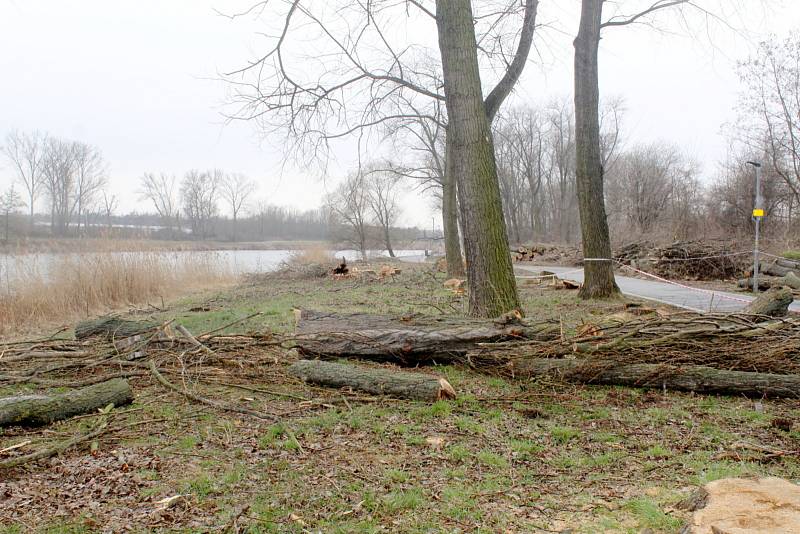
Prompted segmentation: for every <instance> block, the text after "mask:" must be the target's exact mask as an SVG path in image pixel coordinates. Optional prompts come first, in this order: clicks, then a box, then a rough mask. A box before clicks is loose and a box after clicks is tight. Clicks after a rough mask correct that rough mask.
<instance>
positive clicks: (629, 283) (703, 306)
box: [514, 263, 800, 312]
mask: <svg viewBox="0 0 800 534" xmlns="http://www.w3.org/2000/svg"><path fill="white" fill-rule="evenodd" d="M514 268H515V270H516V271H517V273H518V275H519V276H520V277H523V278H524V277H525V276H535V274H536V273H538V272H540V271H543V270H545V271H550V272H553V273H556V274H563V278H567V279H569V280H575V281H576V282H583V269H581V268H579V267H546V266H537V265H530V266H529V265H520V264H518V263H517V264H514ZM616 280H617V285H618V286H619V288H620V290H622V292H623V293H624V294H626V295H630V296H631V297H639V298H642V299H647V300H654V301H656V302H662V303H664V304H671V305H673V306H678V307H679V308H685V309H687V310H693V311H699V312H708V311H716V312H733V311H737V310H741V309H742V308H744V307H745V306H746V305H747V302H749V301H751V300H753V297H752V296H751V295H747V294H745V293H727V292H724V291H710V290H705V289H704V290H697V289H688V288H685V287H681V286H676V285H673V284H668V283H666V282H659V281H657V280H641V279H639V278H630V277H628V276H620V275H616ZM744 301H747V302H744ZM789 309H790V310H792V311H795V312H800V303H798V302H794V303H792V305H791V306H789Z"/></svg>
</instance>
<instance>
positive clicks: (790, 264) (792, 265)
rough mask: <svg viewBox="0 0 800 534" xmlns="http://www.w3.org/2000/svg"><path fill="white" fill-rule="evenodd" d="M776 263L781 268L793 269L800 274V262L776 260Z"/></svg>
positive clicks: (785, 259)
mask: <svg viewBox="0 0 800 534" xmlns="http://www.w3.org/2000/svg"><path fill="white" fill-rule="evenodd" d="M775 263H776V264H777V265H780V266H781V267H786V268H787V269H791V270H793V271H795V272H800V262H798V261H795V260H790V259H787V258H778V259H776V260H775Z"/></svg>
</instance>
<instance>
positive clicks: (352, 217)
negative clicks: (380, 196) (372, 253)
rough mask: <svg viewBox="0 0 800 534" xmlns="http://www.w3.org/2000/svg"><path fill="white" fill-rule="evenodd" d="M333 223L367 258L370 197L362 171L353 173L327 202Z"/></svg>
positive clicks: (332, 193)
mask: <svg viewBox="0 0 800 534" xmlns="http://www.w3.org/2000/svg"><path fill="white" fill-rule="evenodd" d="M325 204H326V206H327V207H328V209H329V210H330V214H331V217H332V219H333V220H332V223H333V225H334V226H337V227H339V228H341V229H342V230H343V233H342V234H341V235H340V236H339V237H340V238H341V239H343V240H344V241H345V242H347V243H350V244H351V245H352V246H353V247H354V248H355V249H356V250H358V251H359V253H360V254H361V257H362V258H363V259H367V250H368V248H369V232H370V228H369V220H370V215H371V214H370V199H369V193H368V191H367V185H366V180H365V179H364V175H363V174H362V173H361V172H353V173H351V174H350V175H349V176H348V177H347V178H346V179H345V181H344V182H342V183H341V184H340V185H339V186H338V187H337V188H336V189H335V190H334V191H333V192H331V193H330V194H329V195H328V197H327V199H326V202H325Z"/></svg>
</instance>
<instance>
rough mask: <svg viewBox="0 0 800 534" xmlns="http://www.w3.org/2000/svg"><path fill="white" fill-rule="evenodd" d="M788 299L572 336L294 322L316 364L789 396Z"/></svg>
mask: <svg viewBox="0 0 800 534" xmlns="http://www.w3.org/2000/svg"><path fill="white" fill-rule="evenodd" d="M790 302H791V294H790V293H789V292H788V291H787V290H785V289H775V290H773V291H771V292H770V293H769V294H765V295H763V298H762V299H760V300H759V301H757V302H756V303H754V304H753V306H754V307H753V308H752V311H749V312H748V313H740V314H732V315H722V314H697V313H689V312H686V313H676V314H673V315H669V316H660V315H657V314H656V313H652V314H649V315H646V314H645V315H639V316H635V315H631V314H625V315H624V316H622V317H620V316H617V317H614V316H612V317H610V318H608V319H606V320H604V321H601V322H599V323H598V324H585V325H583V326H582V327H581V328H580V329H579V332H578V334H577V335H576V336H574V337H571V338H566V337H564V336H563V333H562V332H561V330H560V329H559V328H558V327H557V326H556V325H553V324H552V323H550V322H540V323H537V322H535V321H526V320H522V319H520V318H513V317H505V318H501V319H498V320H496V321H494V322H493V323H489V324H487V323H486V322H484V323H483V324H482V325H480V326H479V327H475V326H474V325H473V326H472V327H470V326H469V325H468V324H467V322H464V323H463V324H461V325H460V326H458V327H455V326H454V325H452V324H446V325H439V327H438V328H437V327H436V326H435V325H433V324H431V323H430V322H429V321H428V322H427V323H426V322H425V321H423V320H422V319H421V318H416V319H415V318H411V319H408V321H407V322H408V323H411V324H404V322H403V321H402V319H401V320H400V321H398V320H392V319H391V318H389V317H378V316H368V315H358V316H354V315H349V316H338V315H334V314H316V313H313V312H309V313H307V314H305V315H301V317H300V321H299V324H298V334H297V337H296V340H297V343H298V346H299V348H300V349H301V350H302V351H303V352H304V353H306V354H310V355H313V356H316V357H323V358H325V357H327V358H346V357H355V358H367V359H373V360H375V359H377V360H381V361H394V362H398V363H402V364H406V365H408V364H418V363H420V362H424V361H438V360H440V359H445V358H446V361H450V362H453V363H462V364H465V365H468V366H470V367H471V368H473V369H476V370H479V371H481V372H485V373H489V374H499V375H504V376H509V377H515V378H530V377H535V376H541V375H549V376H555V377H557V378H560V379H562V380H565V381H573V382H582V383H589V384H592V383H596V384H621V385H628V386H635V387H650V388H653V387H656V388H668V389H677V390H688V391H697V392H706V393H730V394H745V395H757V396H761V395H770V396H784V397H795V396H800V320H798V319H795V318H783V317H781V316H782V315H785V314H786V307H787V306H788V304H789V303H790ZM758 310H760V311H761V313H757V311H758ZM470 328H471V330H470ZM492 332H493V333H494V334H493V335H490V334H491V333H492Z"/></svg>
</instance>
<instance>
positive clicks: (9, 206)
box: [0, 184, 25, 242]
mask: <svg viewBox="0 0 800 534" xmlns="http://www.w3.org/2000/svg"><path fill="white" fill-rule="evenodd" d="M23 206H25V202H23V200H22V197H21V196H20V194H19V193H17V192H16V191H15V190H14V185H13V184H12V185H11V187H9V188H8V189H7V190H6V192H5V193H3V196H0V213H2V215H3V220H4V222H5V241H6V242H8V233H9V221H10V219H11V214H12V213H14V212H15V211H16V210H17V209H18V208H21V207H23Z"/></svg>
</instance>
